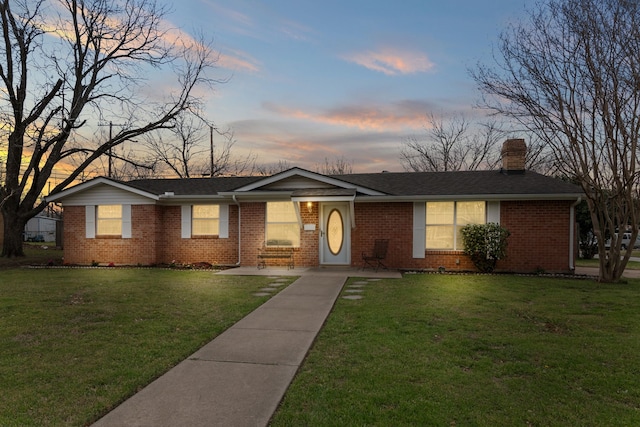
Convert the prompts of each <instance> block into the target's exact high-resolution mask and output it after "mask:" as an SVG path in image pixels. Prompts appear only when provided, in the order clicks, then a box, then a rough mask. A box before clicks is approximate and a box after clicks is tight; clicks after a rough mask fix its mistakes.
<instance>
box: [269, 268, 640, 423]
mask: <svg viewBox="0 0 640 427" xmlns="http://www.w3.org/2000/svg"><path fill="white" fill-rule="evenodd" d="M638 378H640V281H638V280H629V281H628V283H627V284H616V285H611V284H599V283H596V282H594V281H588V280H577V279H566V280H565V279H557V278H540V277H520V276H480V275H477V276H476V275H468V276H464V275H437V274H431V275H408V276H406V277H405V278H404V279H403V280H385V281H380V282H376V283H372V284H368V285H366V287H365V292H364V299H362V300H358V301H351V300H345V299H339V300H338V302H337V304H336V307H335V309H334V311H333V313H332V314H331V316H330V317H329V319H328V321H327V324H326V326H325V327H324V329H323V330H322V331H321V333H320V335H319V338H318V340H317V341H316V343H315V344H314V347H313V349H312V350H311V352H310V354H309V355H308V358H307V360H306V361H305V364H304V366H303V367H302V368H301V370H300V372H299V373H298V375H297V376H296V378H295V380H294V382H293V384H292V386H291V387H290V388H289V390H288V392H287V394H286V396H285V398H284V400H283V403H282V405H281V407H280V409H279V410H278V412H277V414H276V415H275V417H274V419H273V423H272V424H273V426H298V425H309V426H316V425H322V426H324V425H377V426H389V425H393V426H402V425H406V426H416V425H420V426H427V425H429V426H431V425H433V426H449V425H465V426H467V425H473V426H518V425H520V426H556V425H557V426H597V425H598V426H599V425H608V426H610V425H620V426H629V425H640V381H638Z"/></svg>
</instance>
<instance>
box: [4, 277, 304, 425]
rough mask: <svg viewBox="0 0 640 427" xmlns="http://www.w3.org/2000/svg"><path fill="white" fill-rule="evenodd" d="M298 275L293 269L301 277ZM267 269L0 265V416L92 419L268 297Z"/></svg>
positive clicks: (36, 420) (16, 420) (18, 420)
mask: <svg viewBox="0 0 640 427" xmlns="http://www.w3.org/2000/svg"><path fill="white" fill-rule="evenodd" d="M291 280H293V279H291ZM269 282H270V279H269V278H267V277H232V276H214V275H213V273H212V272H210V271H178V270H160V269H147V270H145V269H117V268H114V269H24V268H20V269H3V270H0V392H1V395H2V398H1V399H0V425H1V426H60V425H72V426H82V425H86V424H87V423H90V422H92V421H95V420H96V419H98V418H99V417H100V416H101V415H104V414H105V413H106V412H108V411H109V409H111V408H113V407H114V406H116V405H117V404H118V403H119V402H121V401H123V400H124V399H125V398H127V397H128V396H130V395H132V394H133V393H135V392H136V391H137V390H139V389H141V388H142V387H143V386H145V385H146V384H148V383H149V382H151V380H153V379H154V378H156V377H158V376H159V375H161V374H162V373H164V372H165V371H167V370H168V369H169V368H170V367H172V366H174V365H175V364H176V363H178V362H180V361H181V360H183V359H185V358H186V357H188V356H189V355H190V354H192V353H193V352H194V351H195V350H197V349H198V348H200V347H201V346H202V345H203V344H205V343H207V342H208V341H210V340H211V339H212V338H213V337H215V336H216V335H218V334H219V333H220V332H222V331H224V330H225V329H227V328H228V327H229V326H231V325H232V324H233V323H235V322H236V321H237V320H239V319H241V318H242V317H244V316H245V315H246V314H248V313H249V312H251V311H252V310H253V309H255V308H256V307H258V306H259V305H260V304H262V303H263V302H264V301H265V300H266V299H267V297H255V296H253V293H254V292H256V291H257V290H258V289H259V288H261V287H264V286H265V285H266V284H268V283H269Z"/></svg>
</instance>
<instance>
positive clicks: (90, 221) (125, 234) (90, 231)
mask: <svg viewBox="0 0 640 427" xmlns="http://www.w3.org/2000/svg"><path fill="white" fill-rule="evenodd" d="M98 206H100V205H87V206H85V237H86V238H87V239H95V238H96V208H97V207H98ZM121 206H122V231H121V234H120V237H121V238H123V239H130V238H131V235H132V234H131V205H121Z"/></svg>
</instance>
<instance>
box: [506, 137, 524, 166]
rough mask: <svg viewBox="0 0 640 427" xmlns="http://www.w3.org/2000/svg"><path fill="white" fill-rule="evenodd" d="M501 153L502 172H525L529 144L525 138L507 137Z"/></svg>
mask: <svg viewBox="0 0 640 427" xmlns="http://www.w3.org/2000/svg"><path fill="white" fill-rule="evenodd" d="M500 155H501V156H502V169H501V171H502V172H504V173H507V174H509V173H511V174H521V173H524V171H525V163H526V157H527V144H525V142H524V139H521V138H518V139H507V140H506V141H505V142H504V144H503V145H502V150H501V151H500Z"/></svg>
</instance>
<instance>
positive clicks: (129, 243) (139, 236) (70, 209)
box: [63, 205, 160, 265]
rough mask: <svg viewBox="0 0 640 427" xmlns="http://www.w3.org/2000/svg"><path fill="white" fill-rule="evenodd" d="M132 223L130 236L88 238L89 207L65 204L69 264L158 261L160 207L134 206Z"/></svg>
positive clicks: (65, 237)
mask: <svg viewBox="0 0 640 427" xmlns="http://www.w3.org/2000/svg"><path fill="white" fill-rule="evenodd" d="M131 224H132V228H131V238H130V239H121V238H110V237H109V238H101V237H96V238H94V239H87V238H85V234H86V228H85V207H84V206H65V208H64V232H63V233H64V237H63V238H64V242H65V248H64V262H65V264H80V265H89V264H92V263H93V262H97V263H99V264H102V265H106V264H109V263H114V264H127V265H132V264H133V265H135V264H142V265H149V264H154V263H155V262H156V258H157V252H156V242H157V233H156V230H157V229H158V228H159V227H160V208H159V207H158V206H154V205H136V206H131Z"/></svg>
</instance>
